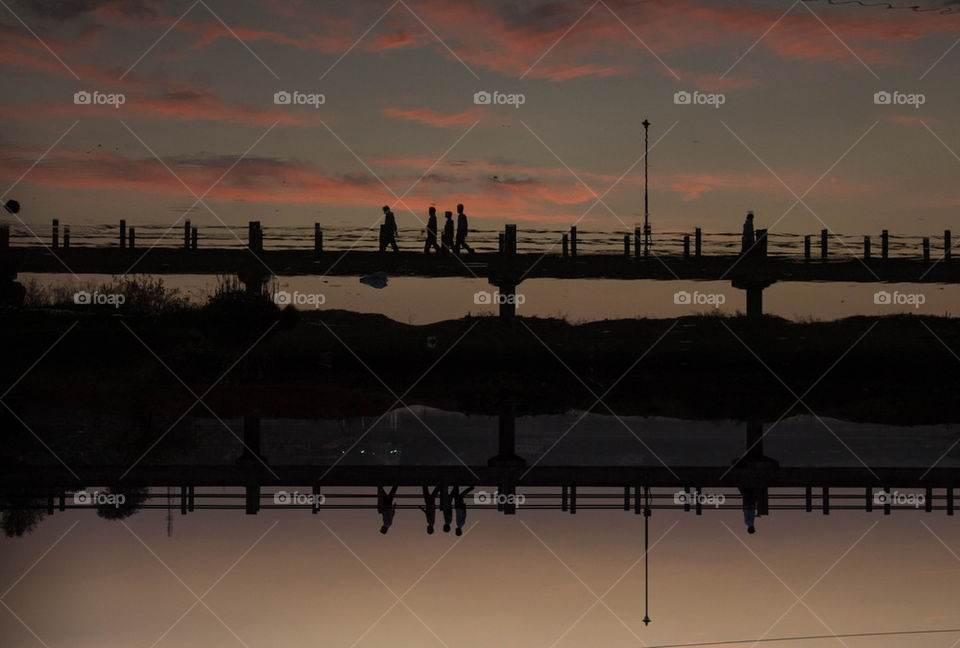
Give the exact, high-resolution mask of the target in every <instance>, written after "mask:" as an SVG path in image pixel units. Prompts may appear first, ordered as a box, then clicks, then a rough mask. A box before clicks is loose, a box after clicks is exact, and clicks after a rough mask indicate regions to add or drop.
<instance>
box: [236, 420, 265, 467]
mask: <svg viewBox="0 0 960 648" xmlns="http://www.w3.org/2000/svg"><path fill="white" fill-rule="evenodd" d="M260 462H263V463H266V462H267V460H266V458H265V457H264V456H263V454H262V453H261V452H260V417H259V416H244V417H243V452H242V453H241V454H240V456H239V457H238V458H237V463H238V464H259V463H260Z"/></svg>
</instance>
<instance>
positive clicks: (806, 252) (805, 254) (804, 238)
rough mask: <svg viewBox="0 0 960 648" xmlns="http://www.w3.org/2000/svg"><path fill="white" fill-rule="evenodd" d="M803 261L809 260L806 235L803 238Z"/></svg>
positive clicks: (808, 240) (807, 237)
mask: <svg viewBox="0 0 960 648" xmlns="http://www.w3.org/2000/svg"><path fill="white" fill-rule="evenodd" d="M803 260H804V261H809V260H810V235H809V234H807V235H805V236H804V237H803Z"/></svg>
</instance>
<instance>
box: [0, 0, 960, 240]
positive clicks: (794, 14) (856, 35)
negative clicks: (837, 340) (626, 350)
mask: <svg viewBox="0 0 960 648" xmlns="http://www.w3.org/2000/svg"><path fill="white" fill-rule="evenodd" d="M892 4H893V5H895V7H894V8H892V9H891V8H887V7H884V6H862V5H860V4H843V5H831V4H828V3H826V2H820V1H813V2H787V1H784V2H766V3H758V2H721V1H701V2H688V1H684V0H681V1H677V2H656V1H651V2H624V1H620V0H603V1H602V2H601V1H598V2H594V3H590V2H586V1H584V2H563V1H557V2H530V1H526V2H511V3H506V2H503V3H501V2H456V3H451V2H441V1H440V0H409V1H407V0H396V1H395V2H393V3H392V4H391V2H389V1H384V2H363V3H354V2H306V1H300V2H297V1H294V2H284V3H271V2H240V3H237V2H226V1H224V0H196V1H194V2H190V1H185V2H165V3H153V2H148V1H146V0H112V1H111V0H69V1H66V2H41V1H39V0H29V1H28V0H10V1H9V2H7V3H5V7H4V8H3V10H2V11H0V33H2V39H0V49H2V52H3V55H2V57H0V66H2V68H3V77H2V80H0V87H2V89H3V97H4V100H3V102H2V109H0V110H2V123H3V126H2V132H0V146H2V155H0V188H2V187H8V186H9V187H10V189H7V190H6V191H5V193H4V194H3V198H4V199H7V198H16V199H17V200H19V201H20V202H21V203H22V205H23V211H22V213H21V214H20V216H19V218H22V219H23V222H24V223H28V224H32V225H35V226H37V227H39V226H40V225H42V226H43V227H44V230H43V231H44V232H45V231H46V227H47V226H48V224H49V221H50V220H51V219H53V218H59V219H60V221H61V223H62V224H70V223H76V224H81V223H114V222H116V221H118V220H119V219H120V218H125V219H126V220H127V222H128V224H131V225H136V224H137V223H168V224H170V225H173V224H175V223H179V222H180V219H182V218H190V219H191V220H192V221H193V223H194V224H199V225H201V226H202V225H204V224H208V225H213V224H221V223H227V224H229V225H232V226H233V225H236V226H238V228H239V229H238V235H240V236H241V237H242V236H244V232H245V229H244V228H245V223H246V221H247V220H254V219H256V220H260V221H261V222H263V224H264V226H265V227H267V228H269V227H270V226H272V225H286V226H290V225H299V226H309V225H311V224H312V223H314V222H320V223H322V224H323V226H325V227H339V226H354V227H356V226H360V227H369V226H371V225H373V224H374V223H376V222H377V221H378V219H379V218H380V217H381V213H380V209H379V208H380V206H381V205H384V204H389V205H393V206H394V211H395V212H396V213H397V216H398V220H399V223H400V226H401V228H420V227H422V225H423V222H424V221H425V219H426V210H427V207H429V206H431V205H435V206H437V208H438V209H439V210H440V211H444V210H447V209H451V210H452V209H453V208H454V206H455V205H456V203H458V202H462V203H464V204H465V205H466V211H467V213H468V214H469V215H470V216H471V219H472V224H473V225H474V227H483V228H499V227H502V225H503V224H504V223H507V222H514V223H518V224H520V227H521V228H530V229H537V228H553V229H565V228H566V227H568V226H570V225H572V224H574V223H577V224H578V225H579V227H580V228H581V229H582V230H597V231H611V232H612V231H632V230H633V227H634V226H635V225H636V224H637V223H639V222H640V221H641V220H642V217H643V192H644V159H643V153H644V128H643V126H642V123H641V122H642V121H643V120H644V119H648V120H649V121H650V127H649V145H650V153H649V158H648V160H647V161H648V162H649V165H650V176H649V183H650V219H651V223H652V225H653V228H654V231H655V232H656V230H657V229H662V230H677V229H681V230H689V229H692V228H693V227H697V226H699V227H703V228H704V229H705V230H706V231H736V229H737V228H738V226H739V224H740V222H742V219H743V215H744V214H745V212H746V211H747V210H753V211H754V212H755V213H756V214H757V225H758V226H760V227H768V228H771V229H772V230H773V231H778V232H788V233H816V232H819V230H820V229H822V228H828V229H830V230H832V231H834V232H839V233H849V234H876V233H878V232H879V230H881V229H889V230H891V232H893V233H902V234H913V235H933V236H936V235H938V234H939V233H941V232H942V230H943V229H945V228H949V227H950V226H951V224H952V222H953V218H952V217H953V216H954V214H955V213H956V210H957V208H958V207H960V196H958V194H957V182H956V177H957V173H958V171H960V157H958V156H957V153H956V152H957V151H960V127H958V125H957V123H956V120H955V119H954V117H953V116H954V115H955V114H956V111H957V108H958V105H960V87H958V86H957V84H956V83H955V81H954V80H955V79H956V75H957V68H958V65H960V48H956V47H954V46H955V45H956V44H957V40H958V37H960V11H957V8H956V7H954V3H947V2H942V1H938V0H930V1H921V2H919V3H917V4H918V5H919V8H920V9H922V10H920V11H914V10H911V9H910V8H909V7H908V6H907V3H898V2H894V3H892ZM78 92H86V93H90V96H91V97H92V100H91V101H90V103H75V93H78ZM278 92H287V93H290V96H291V97H294V99H293V100H292V101H291V103H289V104H285V103H275V94H276V93H278ZM484 92H486V93H490V95H491V97H492V98H493V100H492V101H491V102H490V103H482V100H483V98H484V95H482V94H481V95H477V93H484ZM877 92H887V93H890V97H891V101H890V102H889V103H875V100H876V99H875V93H877ZM297 93H299V94H297ZM677 93H689V96H690V97H691V101H690V102H689V103H682V102H683V98H684V96H685V95H683V94H680V95H678V94H677ZM321 95H322V103H320V101H321V99H320V96H321ZM477 100H480V103H477ZM121 101H122V103H121ZM297 101H299V102H300V103H296V102H297ZM498 101H499V102H500V103H497V102H498ZM98 102H99V103H98ZM677 102H680V103H677ZM4 216H5V221H4V222H9V223H12V224H14V225H18V226H19V225H20V223H19V222H18V221H16V220H15V219H14V218H13V217H11V216H9V215H4ZM177 235H178V230H177V229H176V228H174V230H173V232H172V234H171V237H172V239H175V238H176V237H177Z"/></svg>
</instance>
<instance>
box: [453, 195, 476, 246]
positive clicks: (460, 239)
mask: <svg viewBox="0 0 960 648" xmlns="http://www.w3.org/2000/svg"><path fill="white" fill-rule="evenodd" d="M467 231H468V227H467V215H466V214H464V213H463V205H457V242H456V243H455V244H454V245H453V252H454V254H460V248H466V249H467V252H469V253H470V254H474V253H475V252H476V250H474V249H473V248H472V247H470V245H469V244H468V243H467Z"/></svg>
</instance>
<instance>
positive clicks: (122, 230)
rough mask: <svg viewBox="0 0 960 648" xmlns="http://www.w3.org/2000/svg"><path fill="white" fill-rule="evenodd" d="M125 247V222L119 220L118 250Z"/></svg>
mask: <svg viewBox="0 0 960 648" xmlns="http://www.w3.org/2000/svg"><path fill="white" fill-rule="evenodd" d="M125 247H127V221H125V220H124V219H122V218H121V219H120V249H123V248H125Z"/></svg>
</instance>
